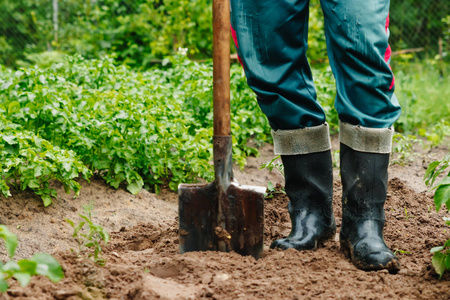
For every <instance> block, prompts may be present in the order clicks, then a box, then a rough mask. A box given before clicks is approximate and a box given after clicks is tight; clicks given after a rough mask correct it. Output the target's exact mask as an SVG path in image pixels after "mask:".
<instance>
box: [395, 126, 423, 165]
mask: <svg viewBox="0 0 450 300" xmlns="http://www.w3.org/2000/svg"><path fill="white" fill-rule="evenodd" d="M392 140H393V147H392V154H393V155H394V154H395V153H397V155H396V156H395V158H393V159H392V160H391V163H392V164H399V165H404V164H405V163H408V162H410V161H412V160H413V159H414V157H415V155H416V152H415V151H414V145H415V144H419V145H421V146H422V145H423V143H422V141H421V140H419V139H417V138H416V137H415V136H414V135H404V134H401V133H395V134H394V136H393V138H392Z"/></svg>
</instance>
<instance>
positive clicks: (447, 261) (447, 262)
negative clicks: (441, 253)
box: [445, 254, 450, 270]
mask: <svg viewBox="0 0 450 300" xmlns="http://www.w3.org/2000/svg"><path fill="white" fill-rule="evenodd" d="M445 268H446V269H447V270H450V255H448V254H447V255H446V257H445Z"/></svg>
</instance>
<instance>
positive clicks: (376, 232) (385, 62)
mask: <svg viewBox="0 0 450 300" xmlns="http://www.w3.org/2000/svg"><path fill="white" fill-rule="evenodd" d="M321 3H322V9H323V11H324V15H325V30H326V31H325V32H326V37H327V48H328V55H329V58H330V64H331V66H332V70H333V73H334V76H335V78H336V86H337V96H336V104H335V106H336V109H337V111H338V114H339V119H340V120H341V124H340V142H341V152H340V157H341V178H342V186H343V191H342V194H343V195H342V227H341V232H340V243H341V249H342V250H343V251H344V253H345V254H346V255H347V256H349V257H350V258H351V260H352V262H353V263H354V264H355V265H356V266H357V267H358V268H360V269H364V270H378V269H388V270H389V271H390V272H397V271H398V270H399V268H400V265H399V262H398V260H397V258H396V257H395V255H394V254H393V253H392V251H391V250H390V249H389V248H388V247H387V246H386V244H385V242H384V237H383V228H384V222H385V217H384V203H385V201H386V192H387V178H388V177H387V176H388V175H387V168H388V165H389V153H390V150H391V146H392V135H393V129H392V124H393V123H394V122H395V121H396V120H397V119H398V117H399V115H400V107H399V104H398V101H397V99H396V98H395V95H394V76H393V74H392V71H391V70H390V67H389V59H390V48H389V45H388V36H389V31H388V28H387V26H388V13H389V0H382V1H375V0H321Z"/></svg>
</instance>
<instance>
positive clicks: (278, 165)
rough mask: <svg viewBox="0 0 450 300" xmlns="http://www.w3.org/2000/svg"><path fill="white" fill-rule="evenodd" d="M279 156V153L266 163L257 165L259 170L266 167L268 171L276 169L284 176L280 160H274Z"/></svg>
mask: <svg viewBox="0 0 450 300" xmlns="http://www.w3.org/2000/svg"><path fill="white" fill-rule="evenodd" d="M279 158H280V155H278V156H276V157H274V158H273V159H272V160H271V161H269V162H268V163H262V164H261V166H260V167H259V169H260V170H262V169H267V170H269V172H272V170H273V169H276V170H278V172H280V173H281V175H283V176H284V166H283V164H282V163H280V162H276V160H277V159H279Z"/></svg>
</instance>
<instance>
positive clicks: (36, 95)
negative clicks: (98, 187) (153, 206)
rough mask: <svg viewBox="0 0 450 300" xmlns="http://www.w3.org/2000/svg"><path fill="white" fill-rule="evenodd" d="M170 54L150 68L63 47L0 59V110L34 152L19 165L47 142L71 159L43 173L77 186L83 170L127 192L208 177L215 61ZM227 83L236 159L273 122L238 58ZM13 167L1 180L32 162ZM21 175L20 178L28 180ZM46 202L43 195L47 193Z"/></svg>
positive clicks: (39, 157)
mask: <svg viewBox="0 0 450 300" xmlns="http://www.w3.org/2000/svg"><path fill="white" fill-rule="evenodd" d="M167 61H168V62H167V63H168V64H167V66H166V67H165V68H164V69H156V68H155V69H152V70H150V71H148V72H138V71H133V70H130V69H129V68H127V67H124V66H120V67H117V66H115V64H114V61H113V60H112V59H111V58H104V59H102V60H85V59H84V58H82V57H80V56H75V57H67V58H66V60H65V62H64V63H60V64H55V65H53V66H52V67H50V68H49V69H41V68H37V67H33V68H23V69H20V70H19V71H16V72H13V71H11V70H9V69H6V68H3V67H1V66H0V112H2V117H1V118H3V119H4V123H5V124H6V125H5V126H9V127H11V128H10V129H9V130H10V132H11V134H14V135H19V136H21V135H26V136H28V138H27V144H26V145H25V146H26V148H27V149H29V151H34V152H37V154H36V155H34V156H31V157H29V158H28V157H26V158H27V163H23V164H21V165H22V168H23V167H24V166H28V168H30V167H31V166H32V165H33V164H30V163H28V161H29V160H31V159H35V160H36V161H38V163H39V164H48V162H50V158H49V157H45V154H46V153H47V152H49V150H48V149H47V148H49V149H50V148H51V149H53V150H52V151H53V152H55V151H56V150H57V152H58V153H60V154H61V155H62V154H64V155H68V158H67V159H70V160H72V162H71V164H69V165H67V164H64V163H62V164H59V163H57V164H55V165H54V167H52V168H51V170H52V172H50V173H51V174H53V175H52V176H56V177H58V178H59V177H61V180H62V179H64V180H66V179H67V180H72V181H68V182H67V184H72V185H73V190H75V192H77V191H78V190H77V189H78V187H79V186H78V185H76V181H75V179H76V177H77V176H78V175H79V174H83V176H84V177H85V178H88V177H89V176H90V174H92V173H95V174H98V175H99V176H101V177H102V178H104V179H105V180H106V182H107V183H108V184H110V185H111V186H113V187H114V188H119V186H123V187H125V188H126V189H128V191H130V192H131V193H133V194H136V193H138V192H139V191H140V190H141V189H142V188H143V187H145V188H147V189H150V190H153V191H155V192H158V191H159V188H160V186H162V185H164V186H169V187H170V188H171V189H172V190H177V187H178V185H179V184H180V183H187V182H195V181H197V180H198V178H199V177H200V178H204V179H206V180H211V179H212V177H213V170H212V167H211V164H209V161H211V160H212V135H213V119H212V63H211V62H210V61H208V62H205V63H197V62H194V61H190V60H188V59H186V57H183V56H177V57H172V58H168V59H167ZM231 84H232V86H231V90H232V94H231V102H232V106H231V110H232V115H233V118H232V122H231V127H232V131H233V159H234V161H235V162H236V163H237V164H239V165H240V166H241V167H243V166H244V164H245V158H246V157H247V156H248V155H254V156H256V155H258V150H257V149H256V148H255V147H254V146H253V147H252V146H249V145H248V143H247V142H248V141H249V140H250V139H251V140H252V141H254V142H255V144H256V145H260V144H262V143H264V142H267V141H270V139H271V136H270V126H269V123H268V121H267V118H266V117H265V116H264V115H263V113H262V112H261V110H260V109H259V107H258V103H257V101H256V99H255V96H254V93H253V92H252V91H251V90H250V89H249V88H248V86H247V84H246V81H245V77H244V74H243V71H242V68H241V67H240V66H238V65H234V66H233V67H232V73H231ZM0 121H1V119H0ZM2 134H3V135H6V133H2ZM6 136H7V137H6V140H5V141H4V143H3V144H4V147H5V149H6V148H7V147H8V149H9V148H11V146H10V145H9V144H11V143H12V142H15V141H16V139H10V138H9V134H7V135H6ZM35 141H39V143H35ZM41 141H42V142H41ZM40 145H41V146H40ZM1 146H2V145H1V144H0V147H1ZM39 147H41V148H42V147H45V149H44V150H42V151H41V150H39V149H37V148H39ZM41 152H44V153H41ZM13 154H14V153H13ZM13 154H11V153H8V152H7V151H2V152H1V154H0V155H5V157H4V159H2V160H0V162H1V163H5V164H11V163H12V162H11V161H14V159H16V156H17V155H16V154H14V155H13ZM55 156H56V155H55ZM58 157H59V156H56V158H58ZM19 158H20V159H21V160H22V161H24V160H25V158H23V157H22V156H20V157H19ZM69 166H72V168H71V169H70V171H66V170H65V168H66V167H69ZM75 166H76V168H75ZM2 169H3V170H6V169H5V168H2ZM17 170H18V169H17V168H16V169H12V168H11V169H7V172H6V173H4V176H3V178H2V180H0V184H2V185H1V187H2V189H3V190H8V189H9V186H10V185H13V186H14V185H15V183H16V181H17V183H19V182H22V181H21V178H22V177H29V178H32V175H34V174H31V170H29V171H28V172H29V173H30V174H31V175H30V174H28V173H27V175H26V176H25V175H23V174H22V173H20V172H18V171H17ZM19 171H20V170H19ZM59 173H61V174H60V175H58V174H59ZM66 173H67V174H66ZM51 174H50V175H51ZM34 177H37V178H41V177H39V176H34ZM58 178H56V179H58ZM44 179H45V178H44V177H42V180H44ZM50 179H52V178H49V180H50ZM33 180H34V179H33ZM44 181H45V180H44ZM34 182H35V181H33V183H34ZM25 183H27V182H25V181H24V184H23V185H22V188H27V187H30V186H29V185H28V184H27V185H25ZM20 188H21V186H19V189H20ZM44 188H46V187H44ZM46 191H47V190H46ZM47 194H48V195H50V197H54V196H55V195H56V194H55V192H53V194H51V193H50V192H49V193H47ZM5 195H9V194H8V193H7V192H5ZM45 197H47V196H45ZM49 202H50V201H48V198H46V202H45V203H46V204H49Z"/></svg>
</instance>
